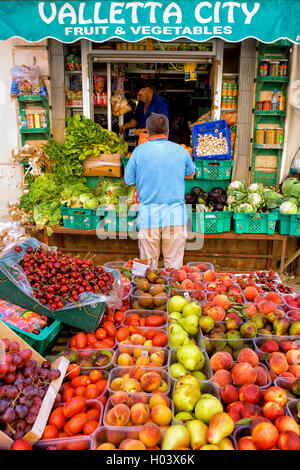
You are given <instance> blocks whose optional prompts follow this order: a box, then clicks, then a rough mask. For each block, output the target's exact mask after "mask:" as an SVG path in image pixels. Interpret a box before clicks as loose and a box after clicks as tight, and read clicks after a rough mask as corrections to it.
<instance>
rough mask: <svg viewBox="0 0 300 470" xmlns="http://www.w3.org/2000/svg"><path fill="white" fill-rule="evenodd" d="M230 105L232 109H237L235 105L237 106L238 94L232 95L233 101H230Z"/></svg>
mask: <svg viewBox="0 0 300 470" xmlns="http://www.w3.org/2000/svg"><path fill="white" fill-rule="evenodd" d="M232 105H233V109H237V107H238V96H237V95H236V96H233V103H232Z"/></svg>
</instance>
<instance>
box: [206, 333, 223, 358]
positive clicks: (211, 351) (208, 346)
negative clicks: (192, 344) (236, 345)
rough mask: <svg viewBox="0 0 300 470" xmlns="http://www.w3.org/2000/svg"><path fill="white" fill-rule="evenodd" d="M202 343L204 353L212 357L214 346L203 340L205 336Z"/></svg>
mask: <svg viewBox="0 0 300 470" xmlns="http://www.w3.org/2000/svg"><path fill="white" fill-rule="evenodd" d="M202 341H203V344H204V348H205V351H206V352H207V354H208V355H209V356H212V355H213V353H214V346H213V344H212V342H211V341H210V340H209V339H207V338H205V336H203V338H202ZM225 346H226V345H225Z"/></svg>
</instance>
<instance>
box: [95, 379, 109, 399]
mask: <svg viewBox="0 0 300 470" xmlns="http://www.w3.org/2000/svg"><path fill="white" fill-rule="evenodd" d="M95 385H96V387H97V389H98V395H97V396H99V395H101V394H102V393H103V392H104V390H105V388H106V385H107V380H105V379H102V380H99V381H98V382H96V383H95Z"/></svg>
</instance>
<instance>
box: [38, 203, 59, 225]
mask: <svg viewBox="0 0 300 470" xmlns="http://www.w3.org/2000/svg"><path fill="white" fill-rule="evenodd" d="M33 219H34V223H35V224H36V226H37V229H38V230H41V229H43V228H44V227H46V226H48V225H49V226H51V225H59V224H60V222H61V219H62V216H61V212H60V203H59V202H51V203H49V202H42V203H40V204H37V205H36V206H35V207H34V209H33Z"/></svg>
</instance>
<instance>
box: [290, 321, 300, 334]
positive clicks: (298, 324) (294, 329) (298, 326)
mask: <svg viewBox="0 0 300 470" xmlns="http://www.w3.org/2000/svg"><path fill="white" fill-rule="evenodd" d="M289 335H290V336H299V335H300V321H298V320H297V321H293V322H292V323H291V326H290V328H289Z"/></svg>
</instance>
